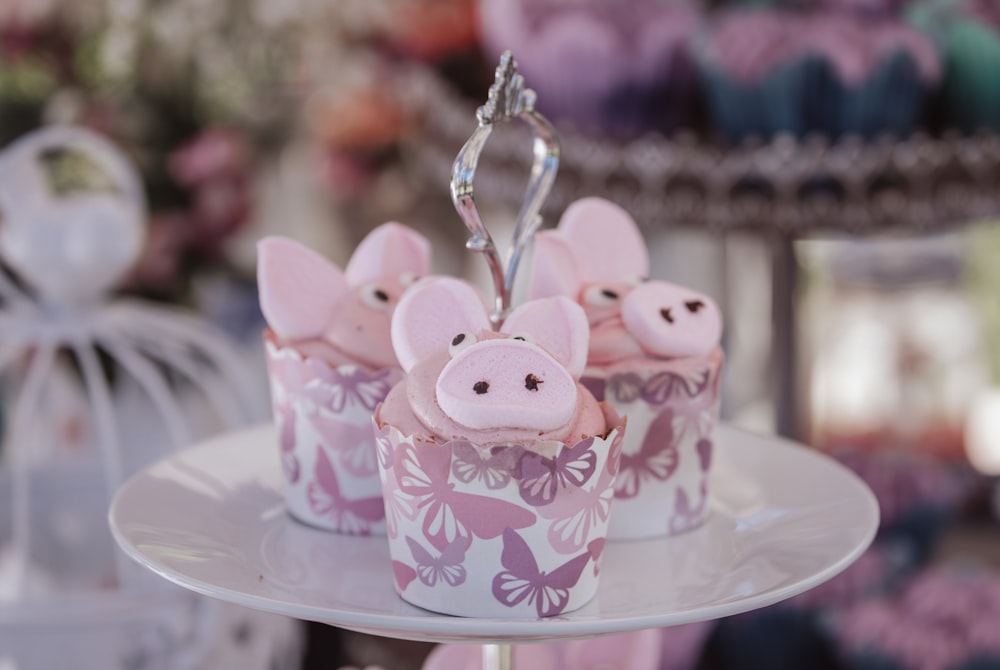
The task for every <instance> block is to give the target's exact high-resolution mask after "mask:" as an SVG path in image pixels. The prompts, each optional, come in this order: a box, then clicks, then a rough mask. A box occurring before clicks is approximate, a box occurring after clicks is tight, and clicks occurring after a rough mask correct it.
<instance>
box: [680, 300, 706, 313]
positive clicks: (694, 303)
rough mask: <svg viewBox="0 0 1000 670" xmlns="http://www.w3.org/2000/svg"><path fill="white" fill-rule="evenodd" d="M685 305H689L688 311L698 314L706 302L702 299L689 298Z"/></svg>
mask: <svg viewBox="0 0 1000 670" xmlns="http://www.w3.org/2000/svg"><path fill="white" fill-rule="evenodd" d="M684 306H685V307H687V309H688V311H689V312H691V313H692V314H697V313H698V312H699V311H700V310H701V309H702V308H703V307H704V306H705V303H704V302H702V301H701V300H688V301H687V302H685V303H684Z"/></svg>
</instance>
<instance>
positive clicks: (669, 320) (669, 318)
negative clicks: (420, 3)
mask: <svg viewBox="0 0 1000 670" xmlns="http://www.w3.org/2000/svg"><path fill="white" fill-rule="evenodd" d="M660 316H662V317H663V320H664V321H666V322H667V323H673V322H674V315H673V314H671V313H670V308H669V307H664V308H663V309H661V310H660Z"/></svg>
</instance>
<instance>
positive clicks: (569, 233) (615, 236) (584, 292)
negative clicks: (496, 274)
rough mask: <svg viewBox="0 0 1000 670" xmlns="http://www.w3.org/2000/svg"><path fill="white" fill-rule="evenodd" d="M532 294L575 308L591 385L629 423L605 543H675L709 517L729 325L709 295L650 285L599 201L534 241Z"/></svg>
mask: <svg viewBox="0 0 1000 670" xmlns="http://www.w3.org/2000/svg"><path fill="white" fill-rule="evenodd" d="M532 265H533V267H532V277H531V283H530V292H531V295H532V296H533V297H536V298H538V297H545V296H555V295H562V296H568V297H571V298H572V299H574V300H577V301H578V302H579V303H580V304H581V305H582V306H583V309H584V310H585V312H586V314H587V318H588V321H589V323H590V328H591V336H590V346H589V352H588V357H587V366H586V370H585V371H584V373H583V383H584V384H585V385H586V386H587V387H588V388H589V389H590V390H591V391H592V392H593V393H594V395H595V397H597V398H598V399H599V400H604V401H605V402H607V403H609V404H610V405H612V406H613V407H614V408H615V409H616V410H617V411H618V412H619V413H620V414H622V415H623V416H626V417H627V419H628V432H627V434H626V437H625V442H624V446H623V449H622V461H621V469H620V472H619V475H618V478H617V481H616V483H615V497H616V502H615V512H614V515H613V517H612V520H611V528H610V530H609V533H608V536H609V537H611V538H642V537H653V536H657V535H667V534H673V533H678V532H681V531H684V530H687V529H689V528H692V527H694V526H696V525H698V524H699V523H701V522H702V521H703V520H704V519H705V517H706V516H707V514H708V480H709V471H710V466H711V462H712V432H713V428H714V426H715V423H716V419H717V414H718V403H719V381H720V376H721V372H722V363H723V355H722V350H721V349H720V348H719V340H720V337H721V331H722V318H721V315H720V312H719V309H718V307H717V306H716V304H715V303H714V302H713V301H712V300H711V298H709V297H708V296H706V295H703V294H701V293H698V292H696V291H692V290H690V289H687V288H684V287H681V286H677V285H675V284H671V283H668V282H665V281H655V280H648V279H646V275H647V273H648V272H649V253H648V251H647V249H646V244H645V241H644V239H643V237H642V234H641V232H640V231H639V229H638V227H637V226H636V224H635V222H634V221H633V220H632V218H631V217H630V216H629V215H628V214H627V213H626V212H625V211H624V210H622V209H621V208H620V207H618V206H617V205H615V204H613V203H611V202H608V201H606V200H602V199H600V198H587V199H584V200H580V201H578V202H576V203H574V204H573V205H571V206H570V207H569V209H567V210H566V213H565V214H564V215H563V217H562V219H561V221H560V222H559V226H558V228H556V229H554V230H547V231H543V232H540V233H538V234H537V235H536V237H535V252H534V256H533V260H532Z"/></svg>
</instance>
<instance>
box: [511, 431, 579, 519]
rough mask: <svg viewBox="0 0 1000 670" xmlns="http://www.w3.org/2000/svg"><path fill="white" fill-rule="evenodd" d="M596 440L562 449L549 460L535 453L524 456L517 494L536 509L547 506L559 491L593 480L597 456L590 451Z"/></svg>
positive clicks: (517, 475)
mask: <svg viewBox="0 0 1000 670" xmlns="http://www.w3.org/2000/svg"><path fill="white" fill-rule="evenodd" d="M593 444H594V438H592V437H589V438H587V439H586V440H581V441H580V442H578V443H577V444H576V445H574V446H572V447H565V448H563V449H562V450H561V451H560V452H559V454H557V455H556V457H555V458H554V459H553V458H547V457H545V456H542V455H541V454H537V453H535V452H532V451H526V452H524V454H523V455H522V456H521V459H520V460H519V461H518V463H517V467H516V468H515V470H514V477H515V478H516V479H517V480H518V491H519V492H520V494H521V498H522V499H523V500H524V502H526V503H528V504H529V505H531V506H533V507H541V506H542V505H548V504H549V503H551V502H552V501H553V500H555V497H556V493H558V492H559V489H560V488H565V487H568V486H575V487H580V486H583V485H584V484H586V483H587V482H588V481H590V478H591V477H592V476H593V474H594V471H595V470H596V469H597V454H595V453H594V450H593V449H591V446H593Z"/></svg>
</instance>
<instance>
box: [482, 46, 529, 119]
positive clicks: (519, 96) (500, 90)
mask: <svg viewBox="0 0 1000 670" xmlns="http://www.w3.org/2000/svg"><path fill="white" fill-rule="evenodd" d="M535 99H536V95H535V92H534V91H532V90H531V89H530V88H525V87H524V77H522V76H521V75H520V74H518V72H517V61H515V60H514V57H513V56H512V55H511V53H510V52H509V51H504V52H503V55H501V56H500V64H499V65H497V69H496V75H495V76H494V79H493V85H492V86H490V90H489V93H488V95H487V99H486V104H485V105H483V106H482V107H480V108H479V109H477V110H476V119H477V120H478V121H479V125H488V124H491V123H495V122H497V121H506V120H507V119H514V118H516V117H518V116H519V115H521V114H523V113H531V112H534V111H535Z"/></svg>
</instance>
